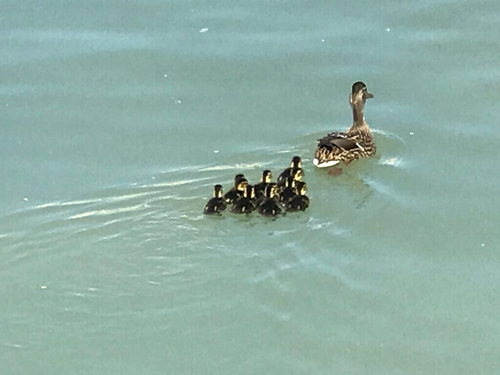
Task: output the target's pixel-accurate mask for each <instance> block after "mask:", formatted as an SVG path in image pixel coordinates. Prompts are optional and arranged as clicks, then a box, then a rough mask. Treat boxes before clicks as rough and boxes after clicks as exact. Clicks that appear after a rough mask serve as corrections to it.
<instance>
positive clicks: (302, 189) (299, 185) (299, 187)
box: [297, 181, 307, 195]
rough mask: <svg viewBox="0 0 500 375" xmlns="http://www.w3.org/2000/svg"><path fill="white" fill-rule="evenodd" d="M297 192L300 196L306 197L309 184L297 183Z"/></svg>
mask: <svg viewBox="0 0 500 375" xmlns="http://www.w3.org/2000/svg"><path fill="white" fill-rule="evenodd" d="M297 192H298V193H299V194H300V195H306V193H307V184H306V183H305V182H303V181H299V182H297Z"/></svg>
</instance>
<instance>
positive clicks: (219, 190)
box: [214, 185, 222, 198]
mask: <svg viewBox="0 0 500 375" xmlns="http://www.w3.org/2000/svg"><path fill="white" fill-rule="evenodd" d="M214 198H222V185H215V186H214Z"/></svg>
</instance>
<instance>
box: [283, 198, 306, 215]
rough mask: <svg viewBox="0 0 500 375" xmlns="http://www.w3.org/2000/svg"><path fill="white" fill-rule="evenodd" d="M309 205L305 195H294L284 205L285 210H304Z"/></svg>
mask: <svg viewBox="0 0 500 375" xmlns="http://www.w3.org/2000/svg"><path fill="white" fill-rule="evenodd" d="M307 207H309V197H308V196H307V195H295V196H294V197H293V198H292V199H290V200H289V201H288V203H287V205H286V211H287V212H296V211H305V210H306V209H307Z"/></svg>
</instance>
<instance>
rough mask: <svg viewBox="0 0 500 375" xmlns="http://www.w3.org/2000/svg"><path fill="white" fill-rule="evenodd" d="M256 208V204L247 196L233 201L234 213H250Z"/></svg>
mask: <svg viewBox="0 0 500 375" xmlns="http://www.w3.org/2000/svg"><path fill="white" fill-rule="evenodd" d="M254 210H255V206H254V204H253V203H252V202H251V200H250V199H248V198H246V197H241V198H239V199H238V200H237V201H236V202H234V203H233V206H232V207H231V212H232V213H234V214H250V213H252V212H253V211H254Z"/></svg>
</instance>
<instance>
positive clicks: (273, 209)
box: [257, 184, 281, 217]
mask: <svg viewBox="0 0 500 375" xmlns="http://www.w3.org/2000/svg"><path fill="white" fill-rule="evenodd" d="M276 191H277V186H276V185H274V184H270V185H269V186H267V187H266V189H265V191H264V193H265V197H264V199H263V200H262V202H261V203H260V205H259V206H258V207H257V210H258V211H259V213H260V214H261V215H262V216H268V217H274V216H277V215H279V214H280V213H281V208H280V206H279V204H278V200H277V195H276Z"/></svg>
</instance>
